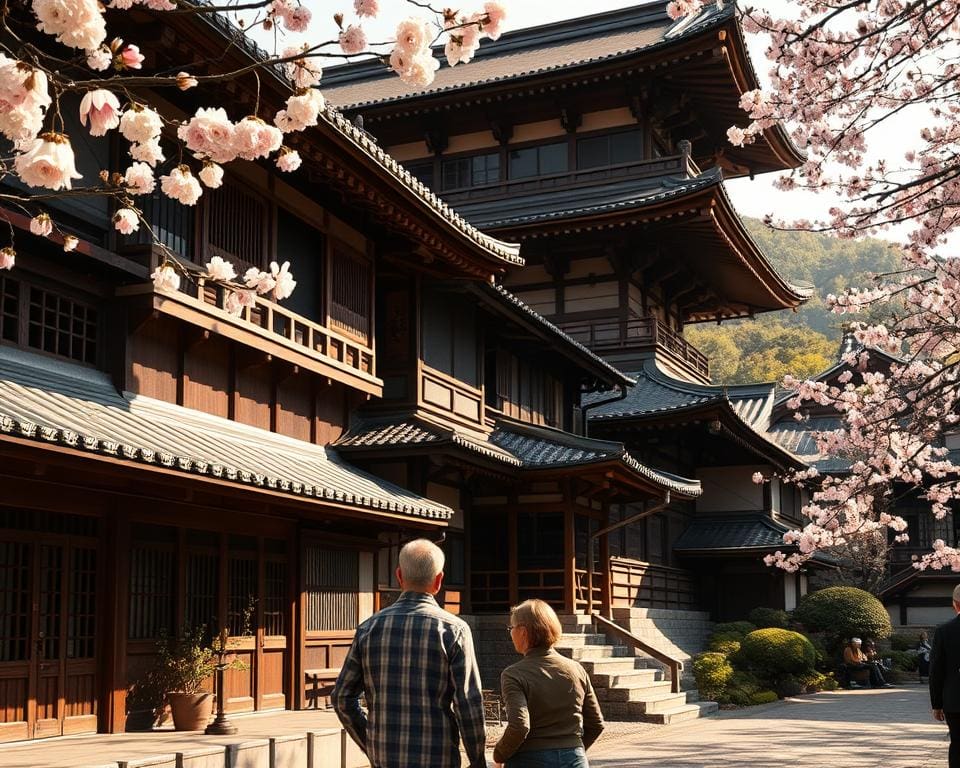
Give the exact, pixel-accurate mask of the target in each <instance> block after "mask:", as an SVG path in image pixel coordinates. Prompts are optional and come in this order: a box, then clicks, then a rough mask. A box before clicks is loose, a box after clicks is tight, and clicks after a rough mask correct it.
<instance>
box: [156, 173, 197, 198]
mask: <svg viewBox="0 0 960 768" xmlns="http://www.w3.org/2000/svg"><path fill="white" fill-rule="evenodd" d="M160 189H161V190H163V194H165V195H166V196H167V197H171V198H173V199H174V200H176V201H177V202H179V203H181V204H182V205H196V203H197V200H199V199H200V195H202V194H203V190H202V189H201V188H200V182H199V181H197V179H196V178H195V177H194V175H193V174H192V173H191V172H190V168H189V166H186V165H178V166H177V167H176V168H173V169H171V170H170V173H169V174H168V175H166V176H161V177H160Z"/></svg>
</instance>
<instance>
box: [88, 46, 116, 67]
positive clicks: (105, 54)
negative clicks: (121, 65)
mask: <svg viewBox="0 0 960 768" xmlns="http://www.w3.org/2000/svg"><path fill="white" fill-rule="evenodd" d="M112 63H113V53H112V52H111V51H110V49H109V48H107V47H106V46H103V45H101V46H100V47H99V48H97V49H96V50H93V51H87V66H88V67H90V69H92V70H94V71H95V72H103V71H104V70H105V69H108V68H109V67H110V65H111V64H112Z"/></svg>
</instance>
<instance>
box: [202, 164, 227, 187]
mask: <svg viewBox="0 0 960 768" xmlns="http://www.w3.org/2000/svg"><path fill="white" fill-rule="evenodd" d="M199 176H200V181H202V182H203V185H204V186H205V187H208V188H209V189H219V188H220V187H221V186H223V168H221V167H220V166H219V165H217V164H216V163H210V162H206V163H204V164H203V168H201V169H200V174H199Z"/></svg>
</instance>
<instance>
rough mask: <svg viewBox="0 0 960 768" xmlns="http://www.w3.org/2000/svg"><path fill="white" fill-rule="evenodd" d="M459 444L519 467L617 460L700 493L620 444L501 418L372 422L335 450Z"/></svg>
mask: <svg viewBox="0 0 960 768" xmlns="http://www.w3.org/2000/svg"><path fill="white" fill-rule="evenodd" d="M443 445H454V446H457V447H459V448H462V449H464V450H467V451H470V452H473V453H478V454H480V455H483V456H485V457H487V458H489V459H493V460H495V461H498V462H501V463H503V464H506V465H509V466H511V467H515V468H517V469H552V468H559V467H576V466H584V465H588V464H595V463H598V462H604V461H617V462H620V463H622V464H623V465H624V466H626V467H627V468H628V469H629V470H630V471H632V472H635V473H636V474H638V475H641V476H642V477H644V478H646V479H647V480H649V481H651V482H652V483H653V484H655V485H658V486H660V487H662V488H664V489H665V490H670V491H673V492H676V493H679V494H682V495H684V496H688V497H694V496H699V495H700V483H699V481H697V480H690V479H688V478H684V477H679V476H677V475H673V474H671V473H669V472H661V471H658V470H655V469H652V468H650V467H647V466H646V465H644V464H641V463H640V462H638V461H637V460H636V459H634V458H633V457H632V456H631V455H630V454H629V453H627V452H626V450H625V449H624V447H623V445H622V444H621V443H615V442H610V441H606V440H594V439H591V438H587V437H580V436H579V435H573V434H570V433H569V432H563V431H561V430H558V429H552V428H550V427H537V426H532V425H529V424H521V423H519V422H514V421H512V420H507V419H501V420H498V421H497V423H496V424H495V426H494V429H493V431H492V432H490V433H483V432H479V431H476V432H475V431H468V430H466V429H454V428H452V427H441V426H439V425H435V424H431V423H427V422H425V421H423V420H421V419H417V418H416V417H398V418H395V419H388V420H375V421H374V420H372V421H369V422H363V423H360V424H358V425H356V426H355V427H353V428H351V429H350V431H349V432H347V434H345V435H344V436H343V437H341V438H340V439H339V440H338V441H337V443H336V446H337V448H338V449H339V450H341V451H343V452H345V453H349V452H351V451H362V450H369V449H376V448H384V447H388V446H389V447H392V446H406V447H414V448H416V447H420V446H434V447H438V448H439V447H441V446H443Z"/></svg>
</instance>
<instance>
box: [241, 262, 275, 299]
mask: <svg viewBox="0 0 960 768" xmlns="http://www.w3.org/2000/svg"><path fill="white" fill-rule="evenodd" d="M243 282H244V283H245V284H246V286H247V288H253V289H254V290H255V291H256V292H257V293H259V294H260V295H261V296H262V295H264V294H267V293H270V291H272V290H273V289H274V287H275V286H276V284H277V281H276V280H274V279H273V275H271V274H270V273H269V272H264V271H262V270H260V269H257V268H256V267H250V269H248V270H247V271H246V272H244V273H243Z"/></svg>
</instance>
